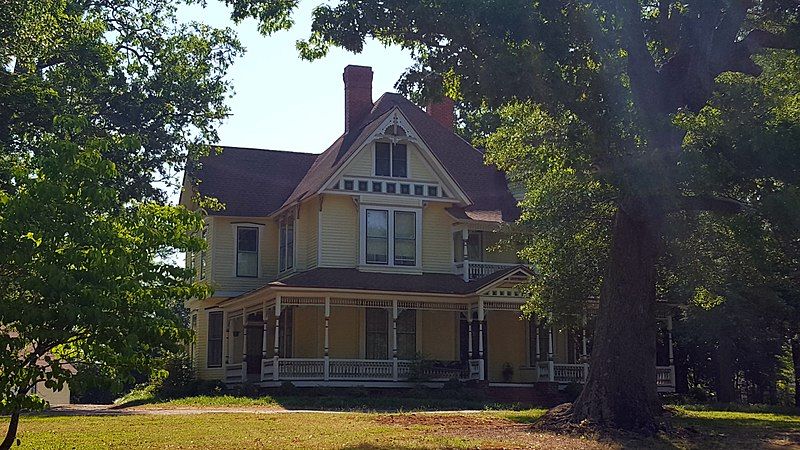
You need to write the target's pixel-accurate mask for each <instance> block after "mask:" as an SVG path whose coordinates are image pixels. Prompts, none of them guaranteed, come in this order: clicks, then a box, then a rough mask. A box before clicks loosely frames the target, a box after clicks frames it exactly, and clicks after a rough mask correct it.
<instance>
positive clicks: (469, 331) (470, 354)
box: [467, 305, 475, 359]
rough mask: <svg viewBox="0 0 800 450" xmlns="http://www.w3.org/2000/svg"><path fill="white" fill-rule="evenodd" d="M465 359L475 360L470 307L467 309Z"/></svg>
mask: <svg viewBox="0 0 800 450" xmlns="http://www.w3.org/2000/svg"><path fill="white" fill-rule="evenodd" d="M467 359H475V350H474V349H473V348H472V306H471V305H470V307H469V308H467Z"/></svg>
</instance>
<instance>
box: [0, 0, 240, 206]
mask: <svg viewBox="0 0 800 450" xmlns="http://www.w3.org/2000/svg"><path fill="white" fill-rule="evenodd" d="M0 17H2V18H3V19H0V21H2V22H0V63H2V64H3V65H6V62H7V61H10V60H13V61H14V62H15V63H14V64H13V69H12V70H0V104H2V105H3V108H0V150H2V152H3V153H4V154H6V153H20V154H27V153H28V152H33V151H36V149H37V148H36V147H35V146H34V145H32V144H33V143H35V142H36V141H37V139H38V138H39V137H40V136H41V135H42V134H43V133H49V132H53V131H54V128H53V123H54V118H56V117H58V116H65V115H74V116H80V117H84V118H85V119H86V121H87V123H86V124H84V126H83V130H82V136H83V137H82V138H81V139H90V138H93V137H94V138H104V137H107V136H135V137H136V138H138V139H139V145H138V146H134V147H121V146H108V147H107V148H104V149H103V150H102V155H103V157H105V158H107V159H108V160H110V161H111V162H113V163H114V164H115V165H116V169H117V171H118V172H119V173H120V177H119V179H118V183H119V184H118V186H116V188H117V189H118V190H119V191H120V195H122V197H123V198H124V199H129V198H130V199H137V200H146V199H159V200H163V199H164V197H163V192H162V191H160V190H159V189H158V186H156V185H154V182H162V183H166V184H168V185H169V184H172V185H174V183H175V180H174V179H173V178H171V177H174V175H175V173H176V171H178V170H180V169H181V168H182V167H183V165H184V163H185V162H186V157H187V154H188V155H197V154H201V153H203V152H206V151H207V143H209V142H216V141H217V134H216V126H217V125H218V124H219V123H220V122H221V121H222V120H223V119H224V118H225V117H226V116H227V114H228V112H229V110H228V107H227V106H225V103H224V102H225V100H226V98H227V96H228V95H229V90H230V85H229V82H228V81H227V80H226V79H225V73H226V71H227V69H228V67H229V66H230V64H231V63H232V61H233V58H235V57H236V56H237V55H238V54H239V53H240V52H241V50H242V48H241V46H240V44H239V43H238V41H237V40H236V38H235V36H234V34H233V31H232V30H230V29H214V28H211V27H208V26H206V25H203V24H199V23H178V22H177V21H176V20H175V5H174V4H173V3H172V2H169V1H166V0H150V1H147V2H140V1H136V0H120V1H113V2H77V1H74V0H69V1H66V0H64V1H62V0H50V1H42V2H39V1H27V0H25V1H22V2H5V3H3V4H2V5H0ZM9 67H12V66H9ZM2 182H3V180H0V183H2ZM8 187H9V186H7V185H6V186H4V188H8Z"/></svg>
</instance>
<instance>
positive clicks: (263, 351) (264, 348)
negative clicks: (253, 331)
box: [259, 299, 269, 381]
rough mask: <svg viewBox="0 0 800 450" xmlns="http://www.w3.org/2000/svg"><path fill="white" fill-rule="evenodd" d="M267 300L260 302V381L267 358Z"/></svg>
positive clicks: (262, 378)
mask: <svg viewBox="0 0 800 450" xmlns="http://www.w3.org/2000/svg"><path fill="white" fill-rule="evenodd" d="M268 329H269V327H267V300H266V299H265V300H264V301H263V302H262V303H261V370H260V371H259V372H261V381H264V361H266V360H267V330H268Z"/></svg>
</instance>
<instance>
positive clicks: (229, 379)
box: [225, 363, 245, 384]
mask: <svg viewBox="0 0 800 450" xmlns="http://www.w3.org/2000/svg"><path fill="white" fill-rule="evenodd" d="M244 370H245V369H244V364H242V363H236V364H226V365H225V383H226V384H239V383H241V382H242V380H243V379H244V377H245V374H244Z"/></svg>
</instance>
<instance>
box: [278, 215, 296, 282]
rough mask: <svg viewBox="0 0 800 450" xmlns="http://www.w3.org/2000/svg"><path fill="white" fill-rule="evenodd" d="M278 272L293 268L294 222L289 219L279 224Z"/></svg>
mask: <svg viewBox="0 0 800 450" xmlns="http://www.w3.org/2000/svg"><path fill="white" fill-rule="evenodd" d="M279 251H280V271H281V272H283V271H285V270H289V269H292V268H293V267H294V220H293V219H292V218H289V219H287V220H285V221H283V222H281V224H280V245H279Z"/></svg>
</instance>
